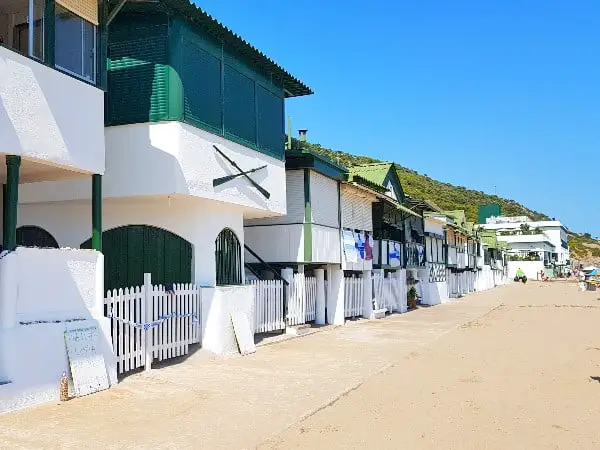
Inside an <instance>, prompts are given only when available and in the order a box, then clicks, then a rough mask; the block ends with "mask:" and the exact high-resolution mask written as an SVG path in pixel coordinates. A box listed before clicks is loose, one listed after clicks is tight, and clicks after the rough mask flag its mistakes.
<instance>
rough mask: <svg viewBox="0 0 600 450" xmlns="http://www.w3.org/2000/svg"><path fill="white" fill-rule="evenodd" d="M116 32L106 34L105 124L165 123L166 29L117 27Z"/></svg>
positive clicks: (166, 100)
mask: <svg viewBox="0 0 600 450" xmlns="http://www.w3.org/2000/svg"><path fill="white" fill-rule="evenodd" d="M117 30H118V31H117V32H114V33H113V32H112V31H111V32H110V33H109V44H108V57H109V63H108V94H107V123H108V124H109V125H121V124H128V123H144V122H157V121H160V120H165V119H167V118H168V115H169V108H168V106H169V101H168V77H169V66H168V65H167V64H168V41H167V36H168V26H167V25H166V24H149V25H145V24H141V25H140V24H138V23H133V24H130V25H125V24H120V26H119V27H118V28H117Z"/></svg>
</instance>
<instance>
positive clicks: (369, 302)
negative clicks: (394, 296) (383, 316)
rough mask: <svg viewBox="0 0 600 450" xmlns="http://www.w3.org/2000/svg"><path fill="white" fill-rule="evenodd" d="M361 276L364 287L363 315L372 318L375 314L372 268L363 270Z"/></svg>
mask: <svg viewBox="0 0 600 450" xmlns="http://www.w3.org/2000/svg"><path fill="white" fill-rule="evenodd" d="M361 278H362V287H363V289H362V292H363V300H362V304H363V313H362V316H363V317H364V318H366V319H370V318H371V316H372V315H373V274H372V272H371V271H370V270H363V273H362V275H361Z"/></svg>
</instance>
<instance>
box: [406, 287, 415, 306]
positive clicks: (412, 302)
mask: <svg viewBox="0 0 600 450" xmlns="http://www.w3.org/2000/svg"><path fill="white" fill-rule="evenodd" d="M407 297H408V309H409V310H410V309H416V308H417V290H416V289H415V287H414V286H411V287H410V289H409V290H408V295H407Z"/></svg>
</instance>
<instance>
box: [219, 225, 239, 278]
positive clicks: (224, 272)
mask: <svg viewBox="0 0 600 450" xmlns="http://www.w3.org/2000/svg"><path fill="white" fill-rule="evenodd" d="M215 263H216V272H217V286H223V285H229V284H233V285H237V284H242V251H241V246H240V241H239V240H238V238H237V236H236V235H235V233H234V232H233V231H232V230H230V229H229V228H225V229H224V230H222V231H221V232H220V233H219V235H218V236H217V239H216V240H215Z"/></svg>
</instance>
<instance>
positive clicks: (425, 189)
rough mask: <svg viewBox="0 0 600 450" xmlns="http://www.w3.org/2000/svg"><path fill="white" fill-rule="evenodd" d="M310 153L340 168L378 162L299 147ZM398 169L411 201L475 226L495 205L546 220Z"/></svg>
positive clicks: (522, 208) (515, 205) (508, 212)
mask: <svg viewBox="0 0 600 450" xmlns="http://www.w3.org/2000/svg"><path fill="white" fill-rule="evenodd" d="M295 143H296V144H297V145H300V146H303V147H305V148H307V149H309V150H312V151H314V152H316V153H319V154H321V155H323V156H326V157H327V158H329V159H331V160H332V161H335V162H337V163H339V164H341V165H342V166H346V167H347V166H353V165H356V164H368V163H376V162H380V161H379V160H377V159H373V158H370V157H368V156H355V155H350V154H348V153H344V152H340V151H336V150H331V149H328V148H324V147H321V146H320V145H319V144H312V143H309V142H304V143H300V142H298V141H295ZM396 164H397V166H398V167H399V169H398V175H399V176H400V181H401V182H402V187H403V188H404V192H405V193H406V194H407V195H410V196H411V197H416V198H419V199H422V200H431V201H432V202H434V203H435V204H436V205H438V206H439V207H440V208H442V209H444V210H454V209H462V210H464V211H465V213H466V215H467V220H469V221H470V222H477V205H488V204H497V205H500V206H501V207H502V213H503V214H505V215H508V216H529V217H531V218H532V219H533V220H549V219H550V218H549V217H548V216H546V215H545V214H542V213H540V212H537V211H533V210H531V209H529V208H527V207H525V206H523V205H521V204H520V203H518V202H516V201H514V200H506V199H504V198H501V197H498V196H496V195H490V194H486V193H485V192H481V191H475V190H473V189H468V188H466V187H464V186H454V185H453V184H450V183H444V182H442V181H437V180H434V179H433V178H430V177H428V176H427V175H422V174H420V173H418V172H416V171H414V170H412V169H409V168H407V167H403V166H402V165H400V164H398V163H396Z"/></svg>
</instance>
